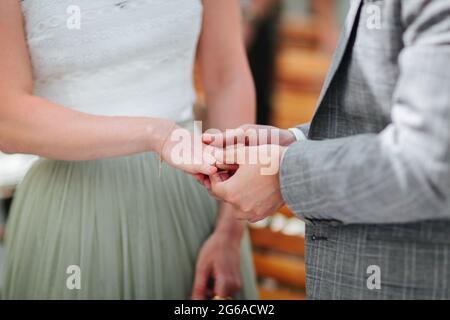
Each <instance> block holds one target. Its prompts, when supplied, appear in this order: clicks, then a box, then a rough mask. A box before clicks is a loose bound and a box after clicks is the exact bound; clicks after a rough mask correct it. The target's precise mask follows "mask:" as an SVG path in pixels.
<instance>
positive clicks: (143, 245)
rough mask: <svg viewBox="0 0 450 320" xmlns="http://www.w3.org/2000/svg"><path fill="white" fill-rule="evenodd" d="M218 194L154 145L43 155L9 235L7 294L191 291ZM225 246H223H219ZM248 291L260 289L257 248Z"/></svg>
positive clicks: (246, 269) (19, 198) (155, 295)
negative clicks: (66, 156)
mask: <svg viewBox="0 0 450 320" xmlns="http://www.w3.org/2000/svg"><path fill="white" fill-rule="evenodd" d="M216 218H217V203H216V201H215V200H213V199H212V198H211V197H210V196H209V195H208V193H207V192H206V191H205V190H204V188H203V187H202V186H200V185H199V184H198V183H197V182H196V181H195V180H194V179H193V178H192V177H190V176H188V175H186V174H184V173H183V172H181V171H178V170H175V169H173V168H171V167H169V166H167V165H163V169H162V174H161V176H159V159H158V157H157V156H156V155H155V154H153V153H146V154H140V155H136V156H130V157H124V158H117V159H108V160H98V161H87V162H63V161H51V160H44V159H42V160H39V161H38V162H37V163H36V164H35V165H34V166H33V167H32V169H31V170H30V172H29V173H28V174H27V176H26V178H25V180H24V181H23V182H22V184H21V185H20V187H19V189H18V192H17V194H16V198H15V201H14V204H13V208H12V212H11V216H10V221H9V223H8V225H7V234H6V260H5V265H4V271H5V272H4V275H3V276H4V279H3V284H4V286H3V288H2V289H1V290H2V298H3V299H189V298H190V294H191V290H192V286H193V282H194V274H195V265H196V259H197V255H198V253H199V250H200V249H201V247H202V244H203V243H204V241H205V240H206V239H208V237H209V236H210V235H211V233H212V232H213V230H214V227H215V222H216ZM219 254H220V253H219ZM240 254H241V280H242V284H243V287H242V290H241V292H240V294H239V295H238V296H237V298H241V299H255V298H257V294H256V288H255V276H254V272H253V265H252V259H251V249H250V245H249V239H248V235H247V234H246V235H245V237H244V239H243V240H242V245H241V252H240Z"/></svg>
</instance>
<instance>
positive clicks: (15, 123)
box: [0, 0, 256, 299]
mask: <svg viewBox="0 0 450 320" xmlns="http://www.w3.org/2000/svg"><path fill="white" fill-rule="evenodd" d="M74 14H75V15H74ZM73 19H79V21H75V22H76V23H75V25H71V23H73V22H74V21H73ZM239 19H240V16H239V4H238V1H237V0H203V1H201V0H96V1H92V0H70V1H69V0H59V1H54V0H38V1H36V0H23V1H19V0H2V1H0V41H1V42H2V44H3V46H2V47H3V48H4V49H3V50H1V51H0V101H1V104H0V150H2V151H4V152H7V153H25V154H35V155H38V156H40V157H41V160H39V161H38V162H37V163H36V164H35V165H34V166H33V168H32V169H31V170H30V172H29V173H28V175H27V177H26V178H25V179H24V181H23V182H22V184H21V185H20V187H19V188H18V191H17V193H16V198H15V201H14V204H13V208H12V212H11V217H10V221H9V224H8V228H7V232H6V249H7V257H6V261H5V274H4V287H3V288H2V298H6V299H92V298H97V299H185V298H191V297H192V298H194V299H205V298H210V297H212V296H219V297H228V296H230V297H231V296H233V297H237V298H243V299H254V298H256V290H255V280H254V274H253V269H252V263H251V256H250V246H249V241H248V236H247V234H246V231H245V228H244V226H243V225H242V223H241V222H239V221H236V220H234V219H233V216H234V215H232V214H230V211H232V210H235V209H233V208H232V207H230V206H229V205H227V204H224V203H221V204H218V203H216V201H215V200H213V199H211V198H210V197H209V195H208V193H207V191H205V190H204V188H203V187H201V186H199V185H198V184H197V182H196V181H195V179H194V178H193V177H192V176H190V175H189V174H186V173H185V172H187V173H190V174H195V173H205V174H208V173H211V172H212V171H213V170H215V168H214V167H212V166H211V165H210V164H208V163H204V162H202V163H200V164H188V163H183V164H181V165H180V164H177V163H175V162H174V161H172V160H171V158H170V154H171V150H172V149H173V148H174V147H175V146H176V144H175V142H173V141H172V140H171V139H170V138H169V137H170V135H171V133H172V132H173V131H174V130H180V129H183V130H190V131H189V132H191V131H192V119H193V116H192V105H193V102H194V100H195V94H194V91H193V85H192V69H193V61H194V58H195V56H196V55H197V56H198V59H199V65H200V69H201V77H202V82H203V87H204V90H205V94H206V96H205V98H206V103H207V105H208V123H209V125H210V126H212V127H215V128H221V129H225V128H229V127H233V128H234V127H237V126H239V125H241V124H243V123H249V122H252V121H254V104H255V101H254V100H255V98H254V88H253V84H252V80H251V76H250V72H249V69H248V65H247V61H246V58H245V53H244V48H243V45H242V41H241V30H240V20H239ZM160 158H161V159H162V160H163V161H164V164H163V168H162V170H161V171H162V172H161V175H159V171H160V168H159V167H160ZM167 164H168V165H170V166H168V165H167ZM178 169H181V170H178ZM183 171H185V172H183ZM75 276H76V278H74V277H75ZM71 281H73V283H72V282H71ZM77 282H78V283H77ZM74 283H75V285H71V284H74Z"/></svg>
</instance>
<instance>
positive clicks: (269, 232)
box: [0, 0, 349, 300]
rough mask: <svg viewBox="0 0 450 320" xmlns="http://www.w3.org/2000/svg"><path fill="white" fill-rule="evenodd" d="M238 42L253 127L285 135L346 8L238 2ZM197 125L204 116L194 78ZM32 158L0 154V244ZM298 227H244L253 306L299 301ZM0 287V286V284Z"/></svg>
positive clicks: (274, 220)
mask: <svg viewBox="0 0 450 320" xmlns="http://www.w3.org/2000/svg"><path fill="white" fill-rule="evenodd" d="M241 4H242V11H243V22H242V23H243V27H244V28H243V29H244V32H243V37H244V41H245V43H246V46H247V50H248V56H249V61H250V64H251V68H252V73H253V76H254V78H255V83H256V88H257V98H258V115H257V120H258V123H260V124H271V125H275V126H277V127H282V128H289V127H293V126H296V125H297V124H300V123H305V122H308V121H309V120H310V119H311V117H312V114H313V112H314V109H315V106H316V103H317V99H318V96H319V94H320V89H321V86H322V83H323V81H324V78H325V76H326V72H327V70H328V66H329V64H330V62H331V57H332V53H333V50H334V48H335V46H336V43H337V39H338V35H339V30H340V29H341V26H342V23H343V21H344V18H345V15H346V12H347V10H348V5H349V1H348V0H241ZM195 78H196V83H197V90H198V96H199V101H198V104H197V106H196V110H195V111H196V115H197V118H199V119H202V118H204V115H205V112H206V110H205V108H204V106H203V103H202V91H201V86H200V85H199V81H198V77H197V76H195ZM35 160H36V158H35V157H33V156H24V155H4V154H2V153H1V152H0V272H1V268H2V261H3V256H4V250H3V249H2V246H1V242H2V239H3V235H4V230H5V223H6V221H7V215H8V211H9V207H10V205H11V200H12V198H13V196H14V190H15V188H16V186H17V185H18V183H20V181H21V179H22V178H23V176H24V175H25V174H26V172H27V170H28V169H29V167H30V166H31V165H32V163H33V161H35ZM304 229H305V226H304V224H303V223H302V222H301V221H300V220H298V219H296V218H294V216H293V215H292V214H291V213H290V212H289V210H288V209H287V208H283V209H282V210H280V212H279V213H277V214H276V215H274V216H273V217H271V218H269V219H267V220H265V221H263V222H261V223H258V224H254V225H251V226H250V231H251V238H252V242H253V249H254V253H253V257H254V262H255V268H256V271H257V275H258V281H259V292H260V298H261V299H288V300H291V299H304V297H305V268H304V263H303V257H304ZM0 287H1V283H0Z"/></svg>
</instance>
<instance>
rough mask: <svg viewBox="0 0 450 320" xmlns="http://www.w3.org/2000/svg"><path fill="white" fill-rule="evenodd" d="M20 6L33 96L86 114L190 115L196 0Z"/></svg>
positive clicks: (198, 15) (30, 1)
mask: <svg viewBox="0 0 450 320" xmlns="http://www.w3.org/2000/svg"><path fill="white" fill-rule="evenodd" d="M22 10H23V14H24V18H25V24H26V33H27V40H28V45H29V50H30V55H31V59H32V64H33V73H34V74H33V76H34V80H35V86H34V90H35V94H36V95H38V96H41V97H43V98H46V99H48V100H50V101H52V102H55V103H59V104H61V105H63V106H65V107H68V108H71V109H75V110H79V111H82V112H86V113H90V114H98V115H123V116H149V117H159V118H166V119H171V120H174V121H184V120H187V119H190V118H191V117H192V104H193V102H194V100H195V93H194V90H193V85H192V68H193V61H194V56H195V50H196V46H197V40H198V36H199V33H200V29H201V21H202V3H201V0H95V1H94V0H23V1H22ZM78 13H79V14H78ZM78 18H79V19H78ZM78 22H79V24H78ZM78 27H79V29H78Z"/></svg>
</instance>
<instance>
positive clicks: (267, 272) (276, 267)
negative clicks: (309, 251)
mask: <svg viewBox="0 0 450 320" xmlns="http://www.w3.org/2000/svg"><path fill="white" fill-rule="evenodd" d="M253 261H254V263H255V268H256V271H257V274H258V276H259V277H262V278H273V279H275V280H277V281H279V282H280V283H283V284H287V285H289V286H293V287H297V288H299V289H304V288H305V266H304V263H303V261H302V260H300V259H293V258H291V257H286V256H282V255H271V254H261V253H257V252H255V253H254V254H253Z"/></svg>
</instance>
